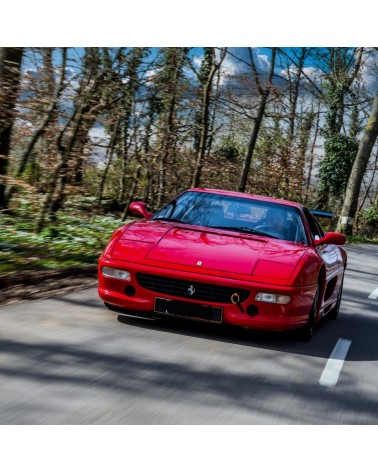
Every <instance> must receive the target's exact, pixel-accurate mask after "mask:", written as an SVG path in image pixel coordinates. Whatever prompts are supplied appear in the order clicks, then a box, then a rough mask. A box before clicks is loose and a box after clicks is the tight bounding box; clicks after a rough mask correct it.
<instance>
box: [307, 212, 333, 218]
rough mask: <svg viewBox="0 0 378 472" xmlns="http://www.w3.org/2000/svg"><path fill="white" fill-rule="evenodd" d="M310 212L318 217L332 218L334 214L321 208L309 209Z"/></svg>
mask: <svg viewBox="0 0 378 472" xmlns="http://www.w3.org/2000/svg"><path fill="white" fill-rule="evenodd" d="M310 213H312V214H313V215H314V216H318V217H320V218H333V217H334V216H335V215H334V214H333V213H330V212H329V211H321V210H310Z"/></svg>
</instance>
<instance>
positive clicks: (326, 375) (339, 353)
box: [319, 338, 352, 387]
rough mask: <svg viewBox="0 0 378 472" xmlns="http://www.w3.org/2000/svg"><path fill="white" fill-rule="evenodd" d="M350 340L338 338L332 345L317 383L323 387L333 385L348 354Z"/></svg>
mask: <svg viewBox="0 0 378 472" xmlns="http://www.w3.org/2000/svg"><path fill="white" fill-rule="evenodd" d="M351 344H352V341H350V340H349V339H342V338H340V339H339V340H338V341H337V343H336V346H335V347H334V349H333V351H332V354H331V357H330V358H329V359H328V361H327V364H326V366H325V367H324V370H323V373H322V375H321V376H320V379H319V383H320V385H323V386H324V387H334V386H335V385H336V384H337V381H338V380H339V376H340V372H341V369H342V368H343V364H344V360H345V358H346V356H347V354H348V350H349V348H350V345H351Z"/></svg>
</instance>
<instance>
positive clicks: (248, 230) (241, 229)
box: [211, 226, 279, 239]
mask: <svg viewBox="0 0 378 472" xmlns="http://www.w3.org/2000/svg"><path fill="white" fill-rule="evenodd" d="M211 228H216V229H226V230H228V231H239V232H240V233H246V234H256V235H257V236H268V237H269V238H274V239H279V238H278V236H274V235H272V234H269V233H264V232H263V231H256V230H255V229H252V228H247V227H246V226H211Z"/></svg>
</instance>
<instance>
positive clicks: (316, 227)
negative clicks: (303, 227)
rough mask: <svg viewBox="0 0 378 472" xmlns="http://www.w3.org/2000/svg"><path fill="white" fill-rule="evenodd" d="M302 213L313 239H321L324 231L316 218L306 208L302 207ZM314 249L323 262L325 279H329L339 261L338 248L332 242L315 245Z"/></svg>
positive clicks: (334, 272)
mask: <svg viewBox="0 0 378 472" xmlns="http://www.w3.org/2000/svg"><path fill="white" fill-rule="evenodd" d="M304 214H305V217H306V219H307V222H308V226H309V228H310V232H311V235H312V237H313V239H314V240H319V239H321V238H322V237H323V236H324V231H323V230H322V228H321V226H320V224H319V223H318V221H317V220H316V218H315V217H314V216H313V215H312V214H311V213H310V212H309V211H308V210H307V208H306V209H304ZM316 251H317V253H318V254H319V256H320V257H321V258H322V260H323V262H324V265H325V267H326V272H327V275H326V279H327V281H329V280H330V279H331V278H332V277H334V275H335V274H336V273H337V271H338V268H339V261H338V257H337V251H338V248H337V246H335V245H334V244H321V245H320V246H317V247H316Z"/></svg>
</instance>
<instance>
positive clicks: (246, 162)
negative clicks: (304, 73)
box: [238, 48, 276, 192]
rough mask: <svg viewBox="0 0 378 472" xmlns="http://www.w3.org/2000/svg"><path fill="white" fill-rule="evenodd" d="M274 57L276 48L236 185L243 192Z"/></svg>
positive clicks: (271, 73)
mask: <svg viewBox="0 0 378 472" xmlns="http://www.w3.org/2000/svg"><path fill="white" fill-rule="evenodd" d="M275 58H276V48H273V50H272V59H271V63H270V70H269V77H268V82H267V85H266V87H265V90H262V91H261V94H260V101H259V106H258V110H257V116H256V119H255V122H254V124H253V128H252V133H251V138H250V140H249V144H248V151H247V155H246V156H245V159H244V165H243V170H242V174H241V177H240V181H239V187H238V190H239V192H245V188H246V186H247V179H248V174H249V169H250V167H251V162H252V157H253V152H254V150H255V146H256V142H257V137H258V135H259V131H260V126H261V123H262V120H263V118H264V113H265V106H266V102H267V100H268V97H269V93H270V89H271V86H272V78H273V71H274V63H275ZM258 88H260V86H259V84H258Z"/></svg>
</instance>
